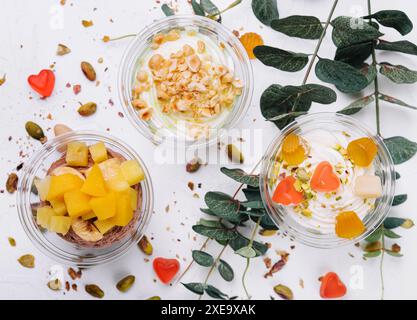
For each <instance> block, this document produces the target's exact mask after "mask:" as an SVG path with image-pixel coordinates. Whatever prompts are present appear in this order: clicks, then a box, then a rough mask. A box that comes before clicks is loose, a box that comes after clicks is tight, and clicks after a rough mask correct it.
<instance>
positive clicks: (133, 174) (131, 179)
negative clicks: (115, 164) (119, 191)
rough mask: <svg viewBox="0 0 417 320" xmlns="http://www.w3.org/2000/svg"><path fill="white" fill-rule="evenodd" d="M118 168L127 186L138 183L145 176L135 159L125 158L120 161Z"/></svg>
mask: <svg viewBox="0 0 417 320" xmlns="http://www.w3.org/2000/svg"><path fill="white" fill-rule="evenodd" d="M120 170H122V174H123V176H124V178H125V180H126V181H127V182H128V183H129V186H133V185H135V184H138V183H139V182H141V181H142V180H143V179H144V178H145V174H144V172H143V170H142V168H141V166H140V165H139V162H137V161H136V160H127V161H124V162H122V164H121V165H120Z"/></svg>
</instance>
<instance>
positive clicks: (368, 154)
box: [347, 138, 378, 167]
mask: <svg viewBox="0 0 417 320" xmlns="http://www.w3.org/2000/svg"><path fill="white" fill-rule="evenodd" d="M377 151H378V148H377V146H376V144H375V142H374V141H373V140H372V139H370V138H360V139H356V140H353V141H351V142H350V143H349V144H348V146H347V154H348V157H349V158H350V159H351V160H352V161H353V162H354V163H355V164H356V165H358V166H361V167H367V166H369V165H370V164H371V163H372V161H373V160H374V158H375V156H376V153H377Z"/></svg>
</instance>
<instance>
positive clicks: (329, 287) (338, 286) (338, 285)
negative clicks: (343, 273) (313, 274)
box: [320, 272, 347, 299]
mask: <svg viewBox="0 0 417 320" xmlns="http://www.w3.org/2000/svg"><path fill="white" fill-rule="evenodd" d="M346 291H347V290H346V286H345V285H344V283H343V282H342V281H341V280H340V278H339V276H338V275H337V274H336V273H334V272H328V273H326V274H325V275H324V276H323V278H322V279H321V286H320V296H321V297H322V298H324V299H335V298H340V297H343V296H344V295H345V294H346Z"/></svg>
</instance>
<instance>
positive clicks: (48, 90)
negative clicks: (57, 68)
mask: <svg viewBox="0 0 417 320" xmlns="http://www.w3.org/2000/svg"><path fill="white" fill-rule="evenodd" d="M28 82H29V85H30V86H31V87H32V89H33V90H35V91H36V92H37V93H39V94H40V95H41V96H42V97H43V98H46V97H49V96H50V95H51V94H52V91H53V90H54V86H55V74H54V73H53V72H52V71H51V70H47V69H44V70H41V72H39V74H37V75H35V74H33V75H30V76H29V78H28Z"/></svg>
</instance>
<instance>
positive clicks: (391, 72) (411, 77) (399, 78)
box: [379, 62, 417, 84]
mask: <svg viewBox="0 0 417 320" xmlns="http://www.w3.org/2000/svg"><path fill="white" fill-rule="evenodd" d="M380 66H381V67H380V69H379V72H380V73H381V74H383V75H384V76H386V77H387V78H388V79H390V80H391V81H392V82H395V83H398V84H402V83H415V82H417V71H414V70H410V69H408V68H407V67H404V66H402V65H392V64H390V63H388V62H382V63H380Z"/></svg>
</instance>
